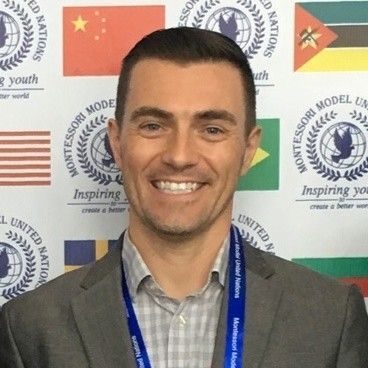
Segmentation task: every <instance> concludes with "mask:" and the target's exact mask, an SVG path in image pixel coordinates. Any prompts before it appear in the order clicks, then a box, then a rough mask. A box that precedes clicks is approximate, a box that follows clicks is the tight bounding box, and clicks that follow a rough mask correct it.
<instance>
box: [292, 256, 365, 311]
mask: <svg viewBox="0 0 368 368" xmlns="http://www.w3.org/2000/svg"><path fill="white" fill-rule="evenodd" d="M293 261H294V262H295V263H298V264H300V265H302V266H305V267H308V268H311V269H312V270H314V271H317V272H319V273H323V274H325V275H328V276H331V277H335V278H337V279H339V280H340V281H342V282H346V283H348V284H356V285H357V286H359V287H360V290H361V291H362V294H363V296H364V298H365V303H366V305H367V309H368V257H358V258H294V259H293Z"/></svg>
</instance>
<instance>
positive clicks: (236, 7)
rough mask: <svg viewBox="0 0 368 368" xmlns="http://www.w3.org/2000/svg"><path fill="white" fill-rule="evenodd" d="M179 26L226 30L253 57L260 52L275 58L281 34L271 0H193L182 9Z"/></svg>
mask: <svg viewBox="0 0 368 368" xmlns="http://www.w3.org/2000/svg"><path fill="white" fill-rule="evenodd" d="M224 3H226V6H224ZM229 5H230V6H229ZM179 25H180V26H191V27H195V28H203V29H208V30H211V31H215V32H219V33H222V34H223V35H225V36H227V37H229V38H231V39H232V40H233V41H235V42H236V43H237V44H238V45H239V47H240V48H241V49H242V50H243V52H244V53H245V54H246V55H247V57H248V58H249V59H252V58H254V57H255V56H256V55H258V54H263V56H265V57H267V58H269V57H271V56H272V55H273V53H274V51H275V48H276V44H277V40H278V33H279V28H278V17H277V14H276V12H275V10H274V9H273V8H272V3H271V1H267V2H265V1H260V0H237V1H231V2H228V1H226V2H224V1H220V0H206V1H200V2H198V1H193V0H190V1H188V2H187V3H186V4H185V7H184V8H183V9H182V12H181V15H180V21H179Z"/></svg>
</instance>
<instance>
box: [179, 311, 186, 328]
mask: <svg viewBox="0 0 368 368" xmlns="http://www.w3.org/2000/svg"><path fill="white" fill-rule="evenodd" d="M179 321H180V326H185V324H186V323H187V321H186V319H185V318H184V316H183V315H182V314H180V315H179Z"/></svg>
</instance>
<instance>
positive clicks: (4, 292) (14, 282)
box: [0, 215, 49, 304]
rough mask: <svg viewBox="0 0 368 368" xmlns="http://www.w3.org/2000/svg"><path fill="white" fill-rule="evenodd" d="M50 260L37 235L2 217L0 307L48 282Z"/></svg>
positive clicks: (15, 220)
mask: <svg viewBox="0 0 368 368" xmlns="http://www.w3.org/2000/svg"><path fill="white" fill-rule="evenodd" d="M48 277H49V256H48V251H47V248H46V247H45V246H43V245H42V239H41V237H40V235H39V234H38V232H37V231H36V230H35V229H34V228H33V227H32V226H31V225H29V224H27V223H26V222H24V221H22V220H19V219H17V218H14V217H12V218H6V217H5V216H3V215H1V216H0V304H2V302H5V301H6V300H10V299H12V298H15V297H16V296H19V295H21V294H23V293H24V292H25V291H28V290H32V289H34V288H36V287H37V286H39V285H41V284H44V283H45V282H46V281H48Z"/></svg>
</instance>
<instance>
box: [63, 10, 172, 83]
mask: <svg viewBox="0 0 368 368" xmlns="http://www.w3.org/2000/svg"><path fill="white" fill-rule="evenodd" d="M164 27H165V7H164V6H161V5H157V6H156V5H147V6H84V7H64V9H63V48H64V75H65V76H82V75H83V76H88V75H89V76H92V75H96V76H97V75H118V74H119V73H120V68H121V60H122V58H123V56H125V55H126V54H127V52H128V51H129V50H130V49H131V48H132V47H133V46H134V44H135V43H136V42H137V41H138V40H140V39H141V38H142V37H143V36H145V35H146V34H148V33H151V32H152V31H154V30H157V29H160V28H164Z"/></svg>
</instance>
